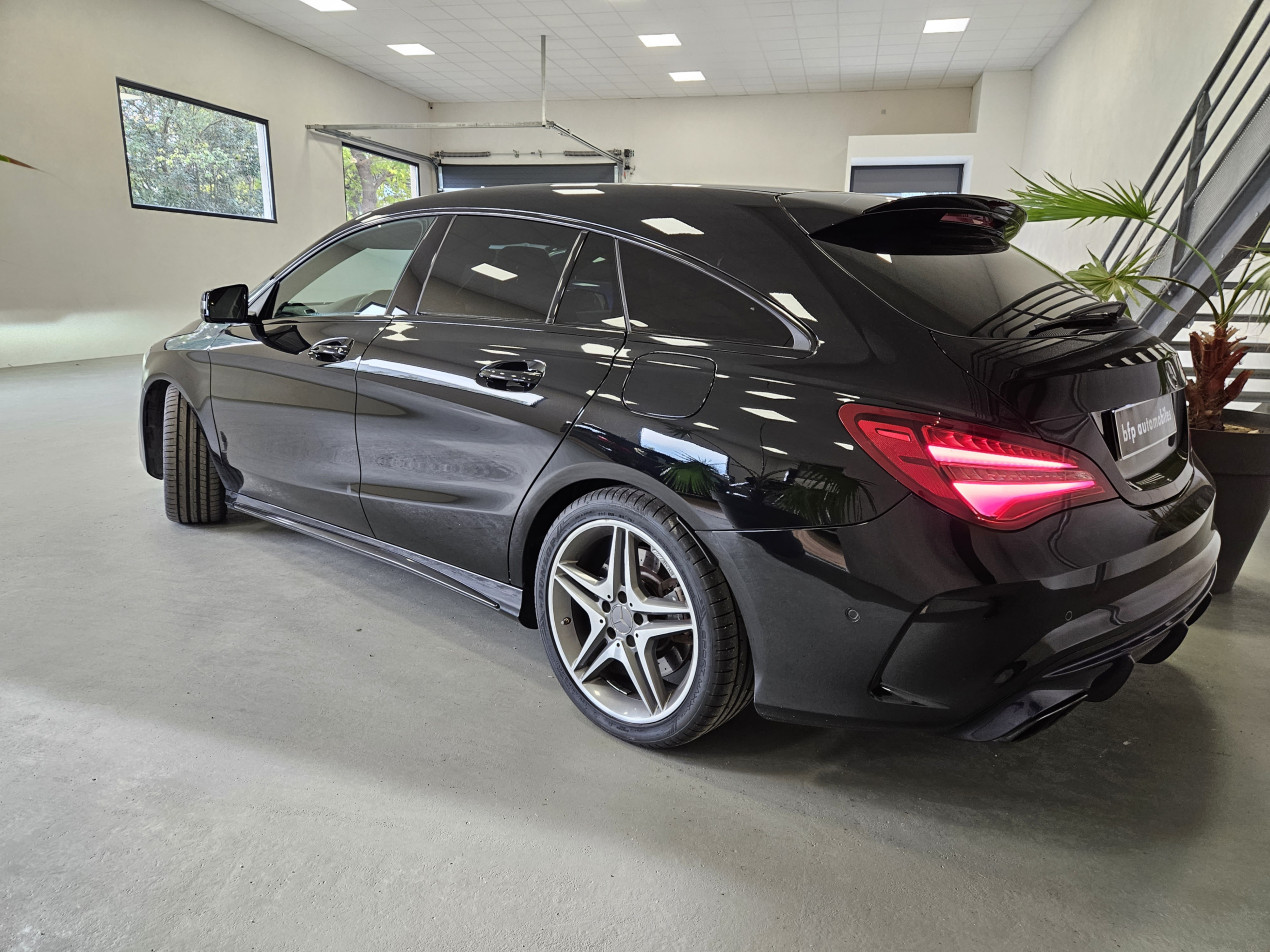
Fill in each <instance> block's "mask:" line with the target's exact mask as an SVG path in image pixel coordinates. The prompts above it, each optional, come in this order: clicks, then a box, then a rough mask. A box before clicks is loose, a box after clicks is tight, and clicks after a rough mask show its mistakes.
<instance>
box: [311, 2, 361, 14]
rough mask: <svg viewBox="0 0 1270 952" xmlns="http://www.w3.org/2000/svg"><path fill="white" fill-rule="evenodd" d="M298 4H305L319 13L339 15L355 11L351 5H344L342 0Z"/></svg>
mask: <svg viewBox="0 0 1270 952" xmlns="http://www.w3.org/2000/svg"><path fill="white" fill-rule="evenodd" d="M300 2H301V3H307V4H308V5H309V6H311V7H312V8H313V9H314V10H317V11H319V12H321V13H340V12H341V11H344V10H356V9H357V7H355V6H353V5H352V4H351V3H345V2H344V0H300Z"/></svg>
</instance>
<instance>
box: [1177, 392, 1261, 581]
mask: <svg viewBox="0 0 1270 952" xmlns="http://www.w3.org/2000/svg"><path fill="white" fill-rule="evenodd" d="M1222 419H1223V421H1224V422H1226V423H1237V424H1239V425H1240V426H1247V427H1256V428H1257V429H1259V430H1261V432H1260V433H1232V432H1230V431H1222V430H1191V446H1192V448H1194V450H1195V455H1196V456H1198V457H1199V460H1200V462H1201V463H1203V464H1204V468H1205V469H1206V470H1208V472H1209V473H1210V474H1211V475H1212V477H1213V485H1214V486H1216V487H1217V507H1216V511H1215V512H1214V513H1213V522H1214V523H1215V524H1216V526H1217V531H1218V532H1220V533H1221V555H1220V556H1218V558H1217V579H1216V580H1215V581H1214V582H1213V592H1215V593H1216V594H1221V593H1223V592H1229V591H1230V590H1231V588H1232V587H1233V586H1234V584H1235V579H1236V578H1238V577H1239V570H1240V569H1241V568H1243V565H1244V559H1246V558H1247V557H1248V552H1249V550H1250V549H1252V543H1253V542H1254V541H1255V540H1256V538H1257V533H1258V532H1260V531H1261V524H1262V523H1263V522H1264V521H1265V518H1266V513H1267V512H1270V413H1253V412H1250V411H1247V410H1227V411H1225V412H1224V413H1223V414H1222Z"/></svg>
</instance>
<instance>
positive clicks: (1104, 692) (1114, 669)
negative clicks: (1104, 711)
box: [1085, 632, 1185, 701]
mask: <svg viewBox="0 0 1270 952" xmlns="http://www.w3.org/2000/svg"><path fill="white" fill-rule="evenodd" d="M1183 634H1185V632H1183ZM1131 674H1133V659H1132V658H1130V657H1128V656H1127V655H1126V656H1125V657H1123V658H1117V659H1116V660H1115V661H1113V662H1112V664H1111V667H1109V668H1108V669H1107V670H1106V671H1104V672H1103V673H1102V674H1100V675H1098V677H1097V678H1095V679H1094V683H1093V684H1091V685H1090V686H1089V690H1088V691H1086V692H1085V699H1086V700H1088V701H1105V700H1107V699H1108V698H1109V697H1111V696H1112V695H1113V694H1115V693H1116V692H1117V691H1119V690H1120V689H1121V688H1122V687H1124V683H1125V682H1126V681H1128V680H1129V675H1131Z"/></svg>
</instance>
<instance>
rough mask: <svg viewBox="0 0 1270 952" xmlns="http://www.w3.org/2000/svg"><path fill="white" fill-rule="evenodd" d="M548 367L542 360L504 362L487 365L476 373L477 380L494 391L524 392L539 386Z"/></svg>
mask: <svg viewBox="0 0 1270 952" xmlns="http://www.w3.org/2000/svg"><path fill="white" fill-rule="evenodd" d="M546 372H547V365H546V364H544V363H543V362H542V361H541V360H504V361H500V362H499V363H496V364H487V365H485V366H484V367H482V368H481V369H480V370H478V371H477V372H476V376H477V379H479V380H480V381H481V383H483V384H485V386H487V387H489V388H491V389H493V390H514V391H517V392H522V393H523V392H524V391H526V390H532V389H534V387H536V386H538V381H540V380H542V377H543V374H545V373H546Z"/></svg>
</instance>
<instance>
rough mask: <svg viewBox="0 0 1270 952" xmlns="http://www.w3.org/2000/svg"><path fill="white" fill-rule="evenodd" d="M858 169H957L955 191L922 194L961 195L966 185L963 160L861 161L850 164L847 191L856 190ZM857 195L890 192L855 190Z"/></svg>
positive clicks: (923, 193) (886, 193) (902, 170)
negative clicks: (849, 181) (856, 163)
mask: <svg viewBox="0 0 1270 952" xmlns="http://www.w3.org/2000/svg"><path fill="white" fill-rule="evenodd" d="M860 169H867V170H868V171H870V172H871V171H874V170H877V169H889V170H891V171H901V172H910V171H914V170H916V169H956V170H957V190H956V191H955V192H922V193H920V194H922V195H962V194H964V190H965V187H966V163H965V162H861V163H859V164H858V165H852V166H851V185H850V188H848V189H847V191H849V192H856V186H855V175H856V172H857V171H858V170H860ZM856 194H859V195H878V194H881V195H889V194H891V193H890V192H856Z"/></svg>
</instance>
